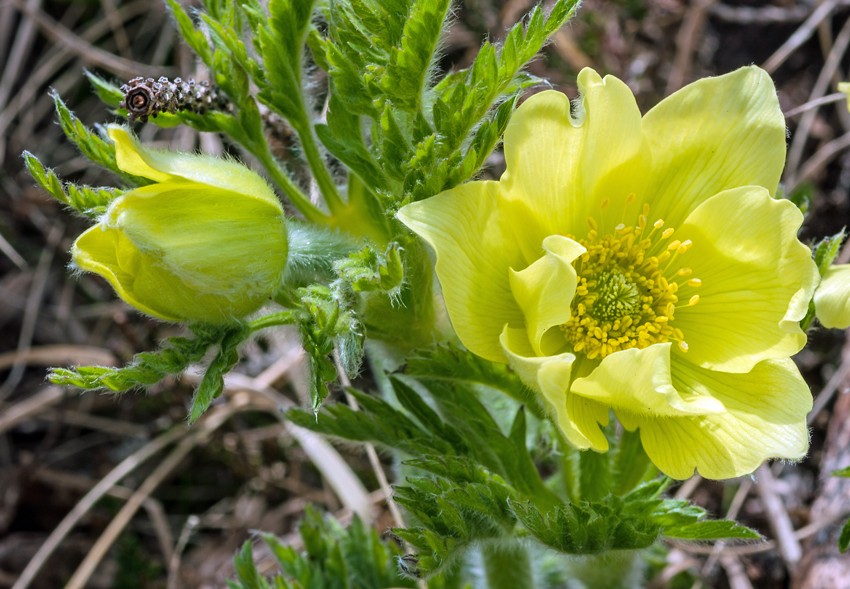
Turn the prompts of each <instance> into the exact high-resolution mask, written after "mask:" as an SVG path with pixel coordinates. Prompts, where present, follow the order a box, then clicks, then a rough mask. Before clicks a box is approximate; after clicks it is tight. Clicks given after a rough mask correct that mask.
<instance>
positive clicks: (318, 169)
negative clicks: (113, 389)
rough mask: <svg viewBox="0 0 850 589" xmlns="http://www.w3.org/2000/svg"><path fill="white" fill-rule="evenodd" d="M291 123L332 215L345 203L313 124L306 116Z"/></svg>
mask: <svg viewBox="0 0 850 589" xmlns="http://www.w3.org/2000/svg"><path fill="white" fill-rule="evenodd" d="M291 123H292V126H293V128H294V129H295V132H296V133H297V134H298V140H299V141H300V143H301V148H302V149H303V150H304V157H305V158H306V159H307V164H309V166H310V171H311V172H313V178H315V179H316V184H318V185H319V192H321V193H322V196H323V197H324V199H325V203H326V204H327V205H328V210H329V211H330V212H331V215H335V214H337V213H338V212H339V211H341V210H342V209H343V208H344V206H345V205H344V203H343V202H342V199H341V198H340V196H339V192H338V191H337V188H336V182H334V180H333V178H332V177H331V173H330V171H329V170H328V167H327V165H326V164H325V160H324V159H323V158H322V154H321V153H320V152H319V146H318V144H317V143H316V136H315V135H314V134H313V126H312V125H311V124H310V122H309V121H308V120H307V119H306V118H305V119H304V120H303V121H297V122H296V121H291Z"/></svg>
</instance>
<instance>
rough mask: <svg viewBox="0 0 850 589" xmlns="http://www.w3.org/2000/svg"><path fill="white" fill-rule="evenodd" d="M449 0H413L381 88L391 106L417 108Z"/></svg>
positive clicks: (414, 110) (407, 108) (416, 109)
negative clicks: (399, 41)
mask: <svg viewBox="0 0 850 589" xmlns="http://www.w3.org/2000/svg"><path fill="white" fill-rule="evenodd" d="M450 5H451V2H450V0H414V2H413V5H412V6H411V9H410V13H409V14H408V16H407V21H406V22H405V25H404V31H403V33H402V37H401V43H400V45H399V46H398V47H397V48H395V49H394V50H393V51H392V54H391V56H390V62H389V64H388V66H387V69H386V73H385V75H384V77H383V79H382V80H381V87H382V89H383V90H384V92H385V93H386V95H387V97H388V98H389V101H390V102H391V103H392V104H393V105H394V107H395V108H399V109H405V110H407V111H409V112H416V111H418V110H419V108H420V105H421V100H422V94H423V91H424V85H425V81H426V80H427V79H428V77H429V71H430V69H431V63H432V61H433V59H434V52H435V51H436V49H437V46H438V42H439V38H440V33H441V31H442V28H443V22H444V21H445V19H446V13H447V11H448V9H449V6H450Z"/></svg>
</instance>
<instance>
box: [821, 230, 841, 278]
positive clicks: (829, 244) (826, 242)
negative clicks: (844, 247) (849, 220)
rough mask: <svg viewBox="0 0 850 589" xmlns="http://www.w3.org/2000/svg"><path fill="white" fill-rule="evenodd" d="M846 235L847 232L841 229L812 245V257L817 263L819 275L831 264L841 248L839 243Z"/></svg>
mask: <svg viewBox="0 0 850 589" xmlns="http://www.w3.org/2000/svg"><path fill="white" fill-rule="evenodd" d="M846 237H847V232H846V231H845V230H844V229H842V230H841V231H839V232H838V233H836V234H835V235H831V236H829V237H825V238H824V239H822V240H821V241H820V242H818V244H817V245H816V246H815V247H814V250H813V251H812V258H813V259H814V261H815V264H817V267H818V270H819V271H820V274H821V276H823V275H824V273H825V272H826V271H827V270H828V269H829V267H830V266H832V262H833V261H834V260H835V258H836V257H837V256H838V252H839V251H840V250H841V244H842V243H843V242H844V239H845V238H846Z"/></svg>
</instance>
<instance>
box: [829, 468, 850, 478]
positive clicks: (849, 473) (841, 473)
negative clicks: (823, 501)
mask: <svg viewBox="0 0 850 589" xmlns="http://www.w3.org/2000/svg"><path fill="white" fill-rule="evenodd" d="M829 474H831V475H832V476H834V477H846V478H850V466H845V467H844V468H839V469H838V470H833V471H832V472H831V473H829Z"/></svg>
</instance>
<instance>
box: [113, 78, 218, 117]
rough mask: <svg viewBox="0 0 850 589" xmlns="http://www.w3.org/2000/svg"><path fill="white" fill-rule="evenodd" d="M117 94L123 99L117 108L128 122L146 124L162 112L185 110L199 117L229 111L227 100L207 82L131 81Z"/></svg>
mask: <svg viewBox="0 0 850 589" xmlns="http://www.w3.org/2000/svg"><path fill="white" fill-rule="evenodd" d="M121 91H122V92H123V93H124V100H123V101H121V105H120V106H122V107H124V108H126V109H127V115H128V118H129V119H130V122H131V123H133V122H135V121H137V120H140V121H142V122H143V123H144V122H147V120H148V118H149V117H150V118H156V116H157V115H158V114H159V113H162V112H169V113H173V112H177V111H183V110H188V111H192V112H196V113H198V114H203V113H205V112H206V111H208V110H230V101H228V100H227V97H225V96H224V95H223V94H221V93H220V92H219V91H218V90H217V89H216V88H215V87H213V86H210V84H209V82H196V81H195V80H183V79H182V78H174V80H169V79H168V78H166V77H161V78H159V79H158V80H154V79H153V78H133V79H132V80H130V81H129V82H127V83H126V84H124V85H123V86H121Z"/></svg>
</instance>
